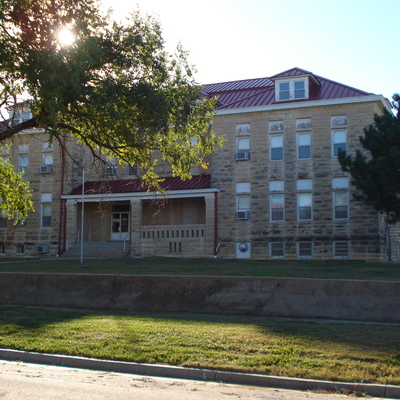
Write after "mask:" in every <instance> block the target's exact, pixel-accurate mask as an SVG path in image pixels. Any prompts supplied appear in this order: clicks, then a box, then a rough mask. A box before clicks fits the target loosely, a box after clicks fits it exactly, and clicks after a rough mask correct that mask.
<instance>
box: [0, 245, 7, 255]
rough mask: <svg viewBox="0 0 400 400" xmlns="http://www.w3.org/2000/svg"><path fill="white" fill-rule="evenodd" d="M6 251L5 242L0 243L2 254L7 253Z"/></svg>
mask: <svg viewBox="0 0 400 400" xmlns="http://www.w3.org/2000/svg"><path fill="white" fill-rule="evenodd" d="M5 253H6V246H4V244H0V254H5Z"/></svg>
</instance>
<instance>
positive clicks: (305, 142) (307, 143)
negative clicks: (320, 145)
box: [297, 132, 311, 160]
mask: <svg viewBox="0 0 400 400" xmlns="http://www.w3.org/2000/svg"><path fill="white" fill-rule="evenodd" d="M297 158H298V159H299V160H304V159H309V158H311V132H300V133H298V134H297Z"/></svg>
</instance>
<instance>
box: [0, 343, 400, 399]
mask: <svg viewBox="0 0 400 400" xmlns="http://www.w3.org/2000/svg"><path fill="white" fill-rule="evenodd" d="M0 359H2V360H7V361H22V362H25V363H32V364H44V365H54V366H61V367H68V368H80V369H89V370H96V371H108V372H118V373H126V374H134V375H147V376H157V377H164V378H176V379H188V380H195V381H208V382H221V383H226V384H237V385H248V386H261V387H268V388H279V389H290V390H303V391H306V390H324V391H330V392H340V393H345V394H351V393H355V392H357V393H363V394H366V395H369V396H373V397H380V398H388V399H400V386H393V385H375V384H363V383H361V384H356V383H346V382H329V381H320V380H311V379H298V378H285V377H279V376H268V375H257V374H243V373H237V372H227V371H214V370H206V369H196V368H182V367H174V366H166V365H152V364H139V363H128V362H121V361H108V360H98V359H91V358H84V357H72V356H63V355H52V354H41V353H33V352H26V351H19V350H8V349H0Z"/></svg>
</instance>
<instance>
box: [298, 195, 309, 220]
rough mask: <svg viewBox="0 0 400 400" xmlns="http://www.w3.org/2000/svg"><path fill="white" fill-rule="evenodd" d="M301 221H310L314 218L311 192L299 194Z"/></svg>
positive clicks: (299, 216) (299, 215)
mask: <svg viewBox="0 0 400 400" xmlns="http://www.w3.org/2000/svg"><path fill="white" fill-rule="evenodd" d="M297 206H298V218H299V221H310V220H311V219H312V195H311V193H298V194H297Z"/></svg>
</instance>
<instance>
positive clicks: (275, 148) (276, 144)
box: [269, 135, 283, 161]
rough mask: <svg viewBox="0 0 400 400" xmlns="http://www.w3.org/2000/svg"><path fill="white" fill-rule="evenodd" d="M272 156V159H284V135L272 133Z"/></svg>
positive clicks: (270, 141)
mask: <svg viewBox="0 0 400 400" xmlns="http://www.w3.org/2000/svg"><path fill="white" fill-rule="evenodd" d="M269 138H270V140H269V143H270V158H271V161H282V160H283V135H270V137H269Z"/></svg>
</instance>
